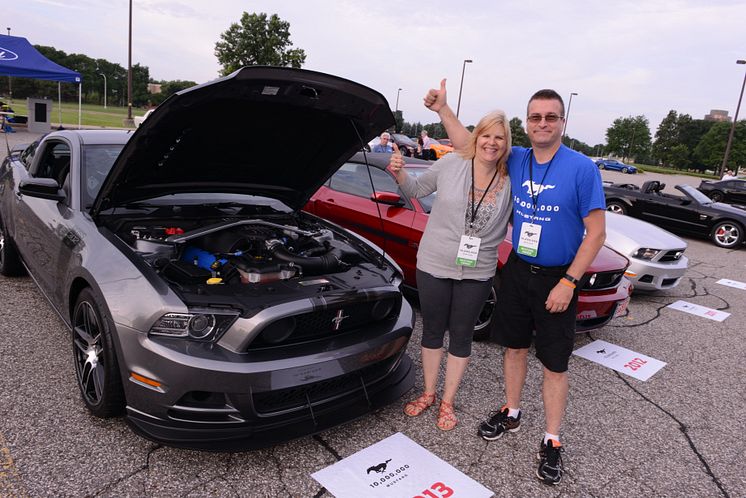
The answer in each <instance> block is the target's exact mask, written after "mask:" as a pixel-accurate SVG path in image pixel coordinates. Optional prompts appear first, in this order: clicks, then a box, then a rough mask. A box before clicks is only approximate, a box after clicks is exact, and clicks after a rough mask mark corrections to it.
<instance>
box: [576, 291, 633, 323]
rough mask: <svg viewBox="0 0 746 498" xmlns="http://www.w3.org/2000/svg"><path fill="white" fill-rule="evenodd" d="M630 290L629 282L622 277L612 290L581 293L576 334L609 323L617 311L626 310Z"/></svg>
mask: <svg viewBox="0 0 746 498" xmlns="http://www.w3.org/2000/svg"><path fill="white" fill-rule="evenodd" d="M632 288H633V286H632V283H631V282H630V280H629V279H627V278H626V277H624V278H622V281H621V283H620V284H619V285H618V286H617V287H615V288H613V289H607V290H599V291H581V292H580V294H579V296H578V314H577V320H576V325H575V330H576V332H578V333H580V332H588V331H589V330H594V329H598V328H601V327H603V326H604V325H606V324H607V323H609V322H610V321H611V320H612V319H613V318H614V317H615V316H617V314H618V313H619V310H621V309H622V308H624V309H626V306H627V303H628V302H629V296H630V295H631V294H632Z"/></svg>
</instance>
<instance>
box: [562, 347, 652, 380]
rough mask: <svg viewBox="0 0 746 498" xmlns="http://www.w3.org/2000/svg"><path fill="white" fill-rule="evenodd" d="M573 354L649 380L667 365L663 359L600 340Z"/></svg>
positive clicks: (631, 375)
mask: <svg viewBox="0 0 746 498" xmlns="http://www.w3.org/2000/svg"><path fill="white" fill-rule="evenodd" d="M572 354H574V355H577V356H580V357H581V358H585V359H586V360H590V361H592V362H594V363H598V364H599V365H603V366H605V367H609V368H611V369H612V370H616V371H617V372H621V373H623V374H627V375H629V376H630V377H634V378H635V379H640V380H648V379H649V378H650V377H652V376H653V375H654V374H655V373H656V372H657V371H658V370H660V369H661V368H663V367H665V366H666V363H665V362H663V361H660V360H656V359H655V358H651V357H650V356H645V355H644V354H642V353H636V352H634V351H632V350H630V349H627V348H623V347H621V346H617V345H616V344H611V343H610V342H606V341H600V340H597V341H593V342H592V343H590V344H586V345H585V346H583V347H582V348H578V349H576V350H575V351H573V352H572Z"/></svg>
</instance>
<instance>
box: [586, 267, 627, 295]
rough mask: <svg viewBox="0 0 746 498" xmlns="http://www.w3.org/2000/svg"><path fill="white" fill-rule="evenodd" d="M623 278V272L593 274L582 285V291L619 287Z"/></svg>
mask: <svg viewBox="0 0 746 498" xmlns="http://www.w3.org/2000/svg"><path fill="white" fill-rule="evenodd" d="M623 276H624V271H622V270H619V271H613V272H611V271H606V272H597V273H594V274H593V275H592V276H591V278H590V279H588V280H587V282H586V283H585V284H584V285H583V290H600V289H610V288H612V287H616V286H617V285H619V282H621V281H622V277H623Z"/></svg>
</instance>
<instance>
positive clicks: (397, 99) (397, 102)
mask: <svg viewBox="0 0 746 498" xmlns="http://www.w3.org/2000/svg"><path fill="white" fill-rule="evenodd" d="M400 92H401V88H399V89H398V90H397V91H396V109H394V112H397V111H398V110H399V93H400Z"/></svg>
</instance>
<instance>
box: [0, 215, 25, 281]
mask: <svg viewBox="0 0 746 498" xmlns="http://www.w3.org/2000/svg"><path fill="white" fill-rule="evenodd" d="M24 273H25V270H24V268H23V264H22V263H21V257H20V256H19V255H18V251H17V250H16V247H15V245H14V244H13V240H11V238H10V236H9V235H8V234H7V233H5V227H3V220H2V219H0V274H1V275H4V276H6V277H19V276H21V275H23V274H24Z"/></svg>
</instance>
